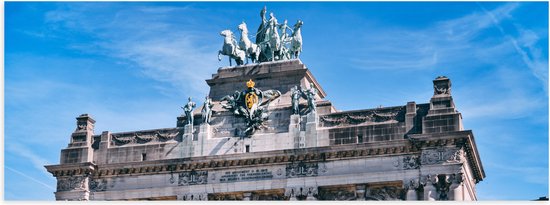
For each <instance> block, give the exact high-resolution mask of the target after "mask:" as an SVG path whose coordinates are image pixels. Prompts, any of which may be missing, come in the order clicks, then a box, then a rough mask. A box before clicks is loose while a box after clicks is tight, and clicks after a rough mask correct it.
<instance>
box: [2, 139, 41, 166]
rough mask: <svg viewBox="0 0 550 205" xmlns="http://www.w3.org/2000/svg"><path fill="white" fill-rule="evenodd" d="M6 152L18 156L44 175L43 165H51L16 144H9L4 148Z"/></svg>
mask: <svg viewBox="0 0 550 205" xmlns="http://www.w3.org/2000/svg"><path fill="white" fill-rule="evenodd" d="M6 150H7V151H8V152H10V153H12V154H15V155H19V156H21V157H23V158H25V159H27V160H29V161H30V162H31V164H32V165H33V166H34V168H36V169H37V170H39V171H41V172H43V173H46V169H45V168H44V165H47V164H52V163H50V162H49V161H48V160H46V159H45V158H43V157H42V156H40V155H38V154H36V153H35V152H33V151H31V150H30V149H29V148H27V147H26V146H24V145H21V144H19V143H16V142H11V143H10V144H9V146H6Z"/></svg>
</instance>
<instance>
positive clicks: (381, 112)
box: [319, 107, 405, 127]
mask: <svg viewBox="0 0 550 205" xmlns="http://www.w3.org/2000/svg"><path fill="white" fill-rule="evenodd" d="M403 108H404V107H393V108H387V109H376V110H364V111H359V112H345V113H336V114H328V115H322V116H319V120H320V122H321V126H323V127H334V126H347V125H357V124H362V123H368V122H371V123H379V122H388V121H396V122H402V121H404V116H405V111H404V110H405V109H403Z"/></svg>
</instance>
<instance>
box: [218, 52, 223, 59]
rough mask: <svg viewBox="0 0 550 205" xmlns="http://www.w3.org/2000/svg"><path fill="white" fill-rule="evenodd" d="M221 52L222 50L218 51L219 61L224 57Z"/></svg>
mask: <svg viewBox="0 0 550 205" xmlns="http://www.w3.org/2000/svg"><path fill="white" fill-rule="evenodd" d="M221 54H222V51H221V50H220V51H218V61H221V60H222V57H221Z"/></svg>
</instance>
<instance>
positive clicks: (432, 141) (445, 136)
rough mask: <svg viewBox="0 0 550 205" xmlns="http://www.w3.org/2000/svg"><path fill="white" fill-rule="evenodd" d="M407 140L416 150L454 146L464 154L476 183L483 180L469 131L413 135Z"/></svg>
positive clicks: (482, 173)
mask: <svg viewBox="0 0 550 205" xmlns="http://www.w3.org/2000/svg"><path fill="white" fill-rule="evenodd" d="M409 138H410V139H411V140H412V141H414V142H415V143H416V144H417V145H420V147H418V148H439V147H449V146H455V147H457V148H463V149H464V152H465V153H466V156H467V160H468V163H469V164H470V168H471V169H472V171H473V173H474V178H475V180H476V183H477V182H479V181H482V180H483V178H485V171H484V170H483V165H482V164H481V160H480V158H479V152H478V151H477V146H476V144H475V140H474V135H473V133H472V131H471V130H464V131H454V132H446V133H432V134H414V135H409Z"/></svg>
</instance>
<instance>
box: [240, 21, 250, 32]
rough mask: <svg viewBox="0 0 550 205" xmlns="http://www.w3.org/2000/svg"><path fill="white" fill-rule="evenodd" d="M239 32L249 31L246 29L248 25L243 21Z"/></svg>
mask: <svg viewBox="0 0 550 205" xmlns="http://www.w3.org/2000/svg"><path fill="white" fill-rule="evenodd" d="M238 28H239V30H240V31H245V32H246V31H248V29H247V28H246V23H245V22H244V21H243V22H242V23H241V24H239V27H238Z"/></svg>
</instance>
